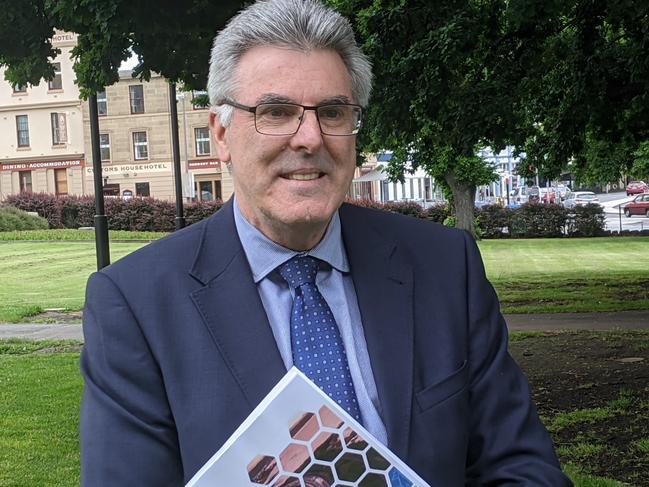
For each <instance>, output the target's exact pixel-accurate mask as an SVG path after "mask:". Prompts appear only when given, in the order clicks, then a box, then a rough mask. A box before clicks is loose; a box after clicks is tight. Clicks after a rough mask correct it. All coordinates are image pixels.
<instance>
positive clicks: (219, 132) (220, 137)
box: [210, 111, 231, 162]
mask: <svg viewBox="0 0 649 487" xmlns="http://www.w3.org/2000/svg"><path fill="white" fill-rule="evenodd" d="M227 130H228V129H227V128H226V127H224V126H223V125H221V122H220V121H219V116H218V115H217V114H216V113H214V112H212V111H210V132H212V138H213V139H214V144H215V153H216V157H217V158H218V159H219V160H220V161H222V162H230V159H231V154H230V149H229V147H228V144H227V142H226V139H225V133H226V132H227Z"/></svg>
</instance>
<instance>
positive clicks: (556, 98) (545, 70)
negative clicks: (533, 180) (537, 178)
mask: <svg viewBox="0 0 649 487" xmlns="http://www.w3.org/2000/svg"><path fill="white" fill-rule="evenodd" d="M515 3H516V4H518V5H519V7H520V8H519V12H520V15H519V16H520V17H523V18H527V21H528V24H527V27H526V29H524V31H521V30H519V33H523V32H525V33H526V34H527V35H528V38H529V41H530V42H529V43H527V45H528V48H532V49H533V51H534V52H533V53H532V54H533V59H534V62H533V63H529V64H527V68H526V69H527V71H528V76H527V79H526V80H525V81H524V82H523V83H521V84H520V85H519V89H520V95H521V96H520V99H521V103H520V107H519V108H520V111H521V113H522V114H523V116H524V117H525V123H524V124H523V127H524V129H525V130H524V134H525V135H524V138H523V141H524V144H521V145H520V148H521V149H522V150H524V151H525V152H526V154H527V160H528V162H529V163H530V164H531V165H533V166H535V167H537V168H539V173H540V175H541V177H543V178H545V177H554V176H557V175H558V174H559V173H560V172H561V171H562V170H564V169H565V168H566V165H567V164H568V163H569V162H571V166H569V170H570V171H571V172H574V173H575V174H576V175H577V176H578V177H579V178H580V179H581V180H582V181H583V182H595V181H599V182H607V181H616V180H617V179H618V178H619V177H621V176H622V175H623V174H625V173H626V172H627V171H628V170H629V169H630V167H631V161H632V153H633V151H634V150H635V149H636V148H637V147H638V144H639V143H640V142H641V141H644V140H647V139H648V138H649V116H648V115H649V105H647V103H646V93H647V91H648V88H649V63H647V57H646V46H647V42H648V41H649V31H647V29H646V15H647V10H646V9H647V7H646V2H642V1H637V0H632V1H611V2H590V1H583V0H571V1H568V2H552V3H551V8H550V9H548V11H545V12H541V13H540V15H539V12H536V11H534V10H533V9H526V8H525V7H527V6H529V4H530V3H531V2H529V0H518V1H517V2H515Z"/></svg>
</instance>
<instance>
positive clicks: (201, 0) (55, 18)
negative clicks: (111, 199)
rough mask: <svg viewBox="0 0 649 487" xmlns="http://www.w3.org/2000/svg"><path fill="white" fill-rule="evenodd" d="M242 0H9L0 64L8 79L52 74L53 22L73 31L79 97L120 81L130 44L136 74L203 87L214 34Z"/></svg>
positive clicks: (0, 31)
mask: <svg viewBox="0 0 649 487" xmlns="http://www.w3.org/2000/svg"><path fill="white" fill-rule="evenodd" d="M243 3H244V1H243V0H221V1H219V2H216V1H208V0H160V1H158V2H155V3H151V2H149V1H145V0H86V1H84V2H79V1H78V0H37V1H32V2H12V3H9V4H8V5H7V6H6V7H5V9H4V10H3V11H1V12H0V27H1V28H0V41H1V42H2V45H1V46H2V47H0V64H4V65H7V66H8V69H7V72H6V77H7V79H8V80H10V81H11V82H14V83H21V84H24V83H31V84H37V83H38V82H39V81H40V79H41V78H46V79H48V78H51V77H52V76H53V74H54V72H53V70H52V68H51V66H50V65H49V61H48V58H52V57H54V56H55V55H56V50H54V49H53V48H52V45H51V40H50V39H51V37H52V36H53V34H54V28H58V29H61V30H66V31H71V32H76V33H77V34H79V40H78V45H77V46H76V48H75V49H74V50H73V56H74V57H76V64H75V72H76V75H77V84H78V85H79V86H80V88H81V92H82V95H83V96H87V95H88V94H90V93H95V92H97V91H98V90H101V89H103V87H105V86H108V85H111V84H113V83H115V82H116V81H117V80H118V79H119V72H118V70H119V66H120V64H121V63H122V61H124V60H126V59H128V57H129V56H130V54H131V50H132V51H133V52H134V53H135V54H136V55H137V56H138V59H139V61H140V62H139V65H138V66H137V67H136V68H135V70H134V76H139V77H141V78H142V79H146V80H148V79H149V78H150V76H151V72H157V73H160V74H161V75H162V76H164V77H165V78H166V79H168V80H169V81H170V82H174V83H175V82H182V83H183V84H184V85H185V86H186V87H187V88H189V89H204V88H205V85H206V82H207V70H208V60H209V52H210V46H211V42H212V39H213V38H214V35H215V34H216V32H217V31H218V30H219V29H221V28H223V27H224V25H225V23H226V21H227V20H228V19H229V18H230V17H231V16H232V15H233V14H234V13H235V12H236V11H237V9H239V8H241V7H242V6H243Z"/></svg>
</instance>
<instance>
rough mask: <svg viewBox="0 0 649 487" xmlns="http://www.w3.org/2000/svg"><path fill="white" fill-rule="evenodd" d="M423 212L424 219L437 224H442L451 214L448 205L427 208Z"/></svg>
mask: <svg viewBox="0 0 649 487" xmlns="http://www.w3.org/2000/svg"><path fill="white" fill-rule="evenodd" d="M424 212H425V215H426V216H425V218H427V219H428V220H431V221H434V222H437V223H444V220H446V218H447V217H449V216H450V214H451V212H450V211H449V208H448V205H440V204H437V205H433V206H431V207H429V208H426V210H424Z"/></svg>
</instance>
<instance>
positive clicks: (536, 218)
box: [509, 203, 567, 238]
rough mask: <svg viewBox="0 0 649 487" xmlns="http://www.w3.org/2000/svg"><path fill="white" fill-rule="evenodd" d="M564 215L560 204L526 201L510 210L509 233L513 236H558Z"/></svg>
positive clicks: (563, 209) (561, 233)
mask: <svg viewBox="0 0 649 487" xmlns="http://www.w3.org/2000/svg"><path fill="white" fill-rule="evenodd" d="M566 215H567V210H566V209H565V208H564V207H563V206H560V205H545V204H536V203H526V204H524V205H522V206H521V207H520V208H516V209H514V210H513V211H512V215H511V224H510V227H509V233H510V234H511V235H512V236H513V237H528V238H529V237H560V236H562V235H563V231H564V228H565V225H566Z"/></svg>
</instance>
